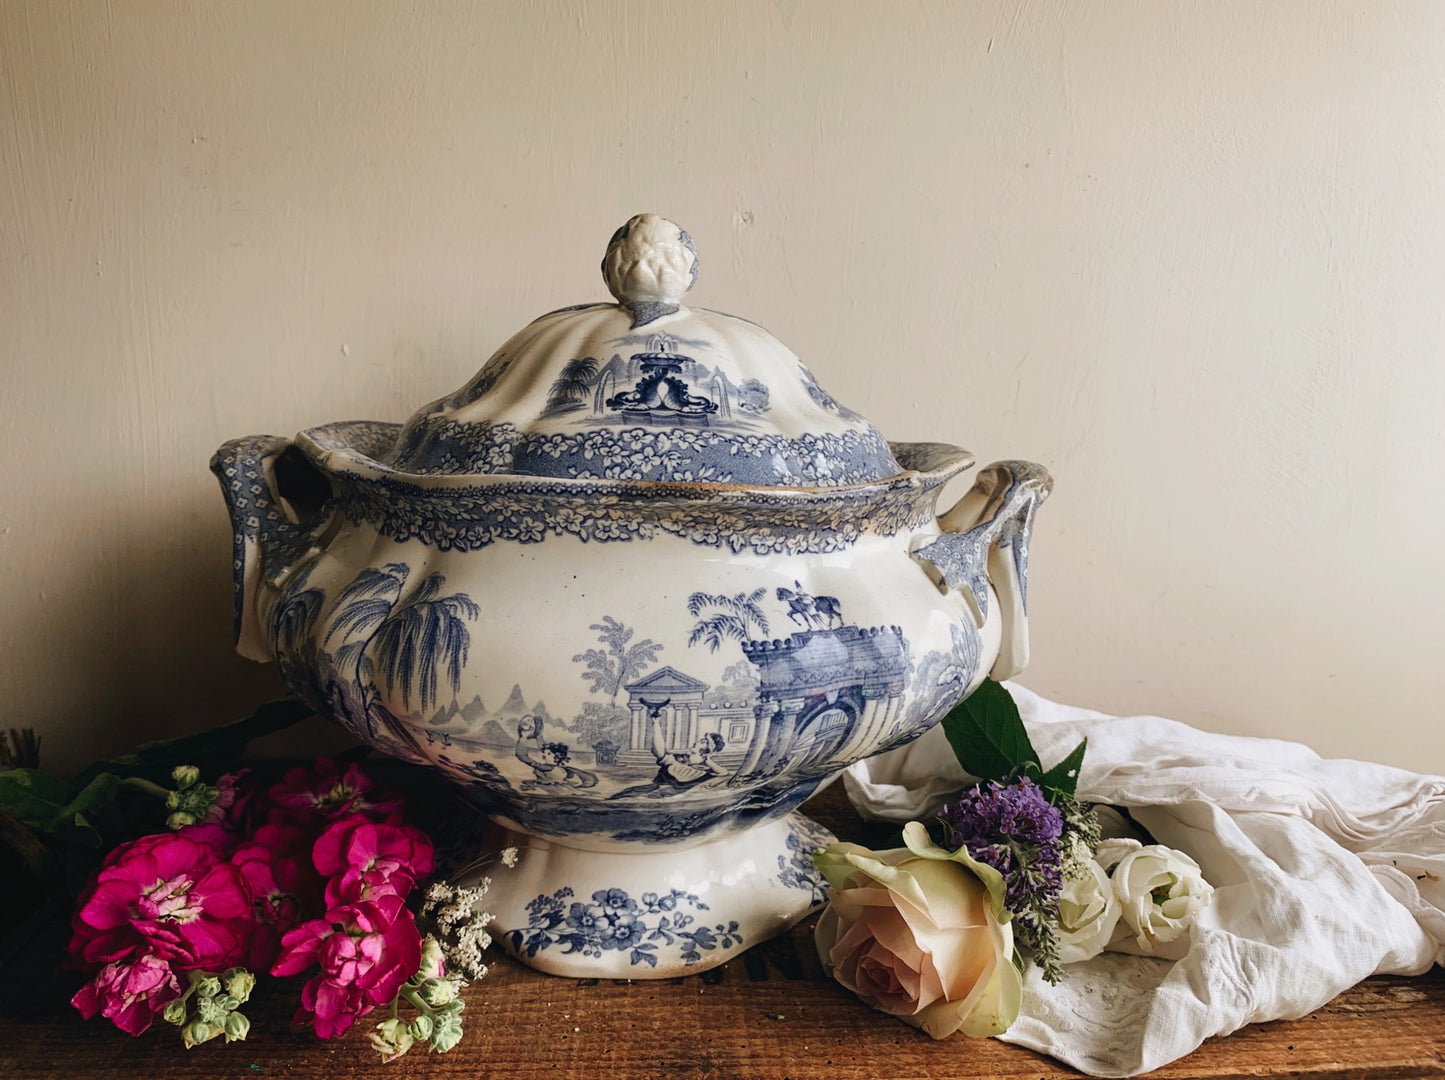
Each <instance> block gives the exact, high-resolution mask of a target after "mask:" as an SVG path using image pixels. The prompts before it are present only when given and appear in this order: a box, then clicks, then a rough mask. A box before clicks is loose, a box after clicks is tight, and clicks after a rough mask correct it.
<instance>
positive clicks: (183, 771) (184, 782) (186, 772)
mask: <svg viewBox="0 0 1445 1080" xmlns="http://www.w3.org/2000/svg"><path fill="white" fill-rule="evenodd" d="M171 779H172V780H174V781H175V783H176V787H182V788H188V787H190V786H191V785H192V784H194V783H196V782H197V781H199V780H200V779H201V770H200V769H198V768H196V767H195V766H194V765H177V766H176V767H175V768H174V769H172V770H171Z"/></svg>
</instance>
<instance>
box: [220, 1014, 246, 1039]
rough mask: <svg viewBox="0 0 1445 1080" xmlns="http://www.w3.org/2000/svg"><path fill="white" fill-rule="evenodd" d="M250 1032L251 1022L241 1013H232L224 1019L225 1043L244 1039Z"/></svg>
mask: <svg viewBox="0 0 1445 1080" xmlns="http://www.w3.org/2000/svg"><path fill="white" fill-rule="evenodd" d="M250 1030H251V1021H249V1020H247V1019H246V1017H245V1016H243V1015H242V1014H241V1013H238V1012H233V1013H231V1014H230V1015H229V1016H227V1017H226V1027H225V1031H226V1041H227V1042H235V1041H236V1040H237V1039H244V1038H245V1037H246V1034H247V1033H248V1032H249V1031H250Z"/></svg>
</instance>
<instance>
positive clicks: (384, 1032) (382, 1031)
mask: <svg viewBox="0 0 1445 1080" xmlns="http://www.w3.org/2000/svg"><path fill="white" fill-rule="evenodd" d="M414 1041H415V1040H414V1039H413V1038H412V1035H411V1032H410V1031H408V1030H407V1025H406V1021H404V1020H399V1019H397V1018H396V1017H393V1018H392V1019H390V1020H383V1021H382V1022H381V1023H379V1024H377V1025H376V1030H375V1031H373V1032H372V1033H371V1048H372V1049H373V1050H375V1051H376V1052H377V1053H378V1054H380V1055H381V1060H382V1061H383V1062H388V1061H395V1060H396V1059H397V1058H399V1057H401V1055H402V1054H404V1053H406V1052H407V1051H408V1050H410V1049H411V1044H412V1043H413V1042H414Z"/></svg>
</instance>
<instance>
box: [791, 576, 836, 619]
mask: <svg viewBox="0 0 1445 1080" xmlns="http://www.w3.org/2000/svg"><path fill="white" fill-rule="evenodd" d="M778 599H779V600H781V601H782V602H783V603H785V604H787V605H788V618H789V619H791V620H792V621H793V622H794V623H796V624H797V625H799V626H801V627H802V628H803V629H805V630H829V629H832V628H833V627H835V626H842V625H843V607H842V605H841V604H839V603H838V598H837V597H836V596H813V595H811V594H809V593H806V592H804V591H803V584H802V582H800V581H797V580H794V582H793V588H791V589H784V588H782V587H781V586H780V587H779V588H778Z"/></svg>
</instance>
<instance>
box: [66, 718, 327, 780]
mask: <svg viewBox="0 0 1445 1080" xmlns="http://www.w3.org/2000/svg"><path fill="white" fill-rule="evenodd" d="M314 711H315V710H314V709H312V708H311V707H310V706H309V705H306V704H303V703H302V702H300V701H298V700H297V699H295V698H282V699H281V700H280V701H272V702H268V703H267V704H265V705H262V706H261V707H260V708H259V709H257V710H256V711H255V712H254V713H252V714H251V715H250V716H248V717H246V718H245V719H244V720H237V721H235V722H234V723H230V724H224V725H222V726H221V727H217V728H211V729H210V730H209V731H201V732H197V733H196V734H194V735H182V736H181V737H180V738H178V739H164V740H162V741H160V742H151V743H143V744H142V745H141V746H140V747H138V748H137V749H136V752H135V753H133V754H126V755H125V756H124V757H118V758H114V759H112V760H110V761H97V762H96V763H95V764H94V765H91V766H90V767H89V768H87V769H86V770H85V771H84V772H82V773H81V774H80V775H79V776H77V777H76V778H75V783H76V784H77V785H79V786H82V787H83V786H85V785H86V784H89V783H90V782H91V781H92V780H95V779H96V778H97V777H99V776H100V775H101V774H102V773H115V775H116V776H119V777H122V778H124V777H128V776H141V777H144V778H146V779H148V780H154V781H155V782H156V783H159V784H165V783H168V782H169V780H170V775H171V770H172V769H173V768H175V767H176V766H177V765H198V766H200V767H201V770H202V773H203V774H204V773H206V772H207V771H213V770H207V769H206V766H207V765H212V766H216V765H220V766H223V767H229V766H230V765H231V764H232V762H233V761H234V760H235V759H236V758H238V757H240V756H241V753H242V752H243V751H244V750H245V749H246V745H247V744H248V743H250V742H252V741H253V740H255V739H259V738H261V737H262V736H264V735H270V734H271V733H272V732H275V731H281V730H282V729H284V728H288V727H290V726H291V725H292V724H296V723H299V722H300V721H302V720H304V719H306V718H307V717H308V716H311V715H312V714H313V713H314Z"/></svg>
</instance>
